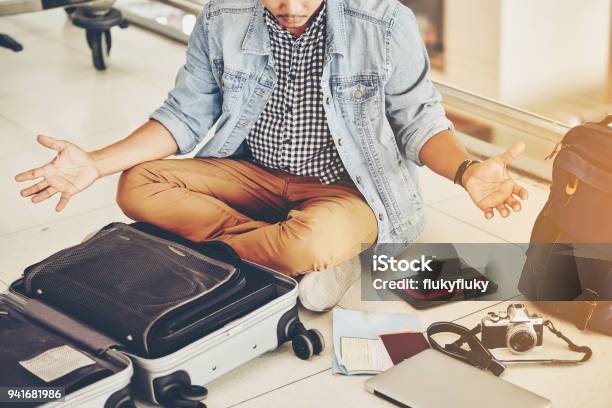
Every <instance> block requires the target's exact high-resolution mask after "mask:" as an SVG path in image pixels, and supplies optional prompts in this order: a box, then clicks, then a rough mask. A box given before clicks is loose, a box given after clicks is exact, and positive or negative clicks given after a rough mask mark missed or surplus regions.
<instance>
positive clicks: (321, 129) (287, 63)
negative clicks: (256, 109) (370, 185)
mask: <svg viewBox="0 0 612 408" xmlns="http://www.w3.org/2000/svg"><path fill="white" fill-rule="evenodd" d="M325 16H326V10H325V3H323V6H322V7H321V10H320V11H319V12H318V13H317V14H316V15H315V16H314V17H313V20H312V22H311V24H310V25H309V27H308V28H307V29H306V31H305V32H304V33H303V34H302V35H301V36H299V37H294V36H293V35H292V34H291V33H289V32H288V31H287V30H285V29H284V28H283V27H281V26H280V25H279V24H278V22H277V21H276V19H275V18H274V16H273V15H272V14H271V13H270V12H269V11H268V10H265V21H266V24H267V26H268V32H269V33H270V45H271V49H272V57H273V58H274V62H275V70H276V74H277V76H278V82H277V84H276V87H275V88H274V90H273V92H272V94H271V95H270V100H269V101H268V103H267V105H266V107H265V109H264V111H263V112H262V114H261V116H260V117H259V119H258V120H257V121H256V122H255V124H254V126H253V128H252V129H251V131H250V132H249V135H248V137H247V144H248V146H249V148H250V150H251V153H252V155H253V159H254V161H255V162H256V163H258V164H261V165H263V166H266V167H269V168H273V169H281V170H285V171H287V172H289V173H292V174H296V175H300V176H313V177H317V178H319V180H321V182H322V183H324V184H329V183H333V182H335V181H339V180H341V179H345V178H347V177H348V176H347V174H346V170H345V169H344V166H343V165H342V161H341V160H340V156H339V155H338V151H337V150H336V146H335V145H334V142H333V139H332V136H331V133H330V131H329V127H328V125H327V117H326V115H325V111H324V109H323V92H322V90H321V75H322V73H323V62H324V56H325V25H326V23H325Z"/></svg>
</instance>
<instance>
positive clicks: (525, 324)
mask: <svg viewBox="0 0 612 408" xmlns="http://www.w3.org/2000/svg"><path fill="white" fill-rule="evenodd" d="M543 335H544V332H543V318H542V316H540V315H537V314H532V315H530V314H529V312H528V311H527V308H525V305H523V304H520V303H515V304H511V305H510V306H508V309H507V310H506V311H505V312H498V313H495V312H489V314H487V316H485V317H484V318H483V319H482V344H483V345H484V346H485V347H487V348H489V349H497V348H508V349H509V350H510V351H512V352H513V353H516V354H522V353H526V352H528V351H529V350H531V349H533V348H534V347H536V346H541V345H542V338H543Z"/></svg>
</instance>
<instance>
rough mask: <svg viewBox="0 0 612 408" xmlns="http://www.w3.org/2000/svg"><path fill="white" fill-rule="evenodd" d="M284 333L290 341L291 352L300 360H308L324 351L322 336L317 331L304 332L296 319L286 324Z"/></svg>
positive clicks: (300, 323)
mask: <svg viewBox="0 0 612 408" xmlns="http://www.w3.org/2000/svg"><path fill="white" fill-rule="evenodd" d="M285 333H286V335H287V337H289V338H290V339H291V346H292V347H293V352H294V353H295V355H296V356H298V357H299V358H301V359H302V360H309V359H310V358H311V357H312V356H313V354H317V355H318V354H321V353H322V352H323V350H325V339H324V338H323V334H321V332H320V331H318V330H317V329H310V330H306V328H305V327H304V325H303V324H302V322H300V321H299V320H298V319H293V320H291V321H290V322H289V323H287V327H286V328H285Z"/></svg>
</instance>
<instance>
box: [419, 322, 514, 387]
mask: <svg viewBox="0 0 612 408" xmlns="http://www.w3.org/2000/svg"><path fill="white" fill-rule="evenodd" d="M479 326H480V325H479ZM476 328H478V331H475V330H476ZM479 332H480V328H479V327H478V326H477V327H475V328H474V329H472V330H468V329H467V328H466V327H463V326H461V325H459V324H456V323H451V322H436V323H432V324H431V325H430V326H429V327H428V328H427V340H428V341H429V345H430V346H431V348H433V349H434V350H437V351H440V352H442V353H444V354H446V355H448V356H450V357H453V358H455V359H457V360H459V361H463V362H464V363H467V364H470V365H472V366H474V367H478V368H480V369H483V370H488V371H491V372H492V373H493V374H495V375H496V376H498V377H499V376H500V375H501V373H503V372H504V370H505V368H506V366H505V365H504V364H503V363H502V362H501V361H500V360H498V359H496V358H495V356H493V354H491V351H490V350H489V349H488V348H486V347H485V346H484V345H483V344H482V342H481V341H480V340H478V337H476V334H478V333H479ZM438 333H454V334H457V335H459V339H458V340H457V341H455V342H453V343H449V344H446V345H445V346H444V347H442V346H441V345H440V343H438V342H437V341H436V340H434V339H433V337H432V336H433V335H435V334H438ZM464 343H467V345H468V346H469V347H470V349H469V350H466V349H464V348H462V347H461V346H463V344H464Z"/></svg>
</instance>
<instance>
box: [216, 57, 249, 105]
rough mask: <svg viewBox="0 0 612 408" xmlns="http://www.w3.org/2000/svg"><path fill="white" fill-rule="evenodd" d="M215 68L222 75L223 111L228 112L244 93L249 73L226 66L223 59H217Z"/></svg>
mask: <svg viewBox="0 0 612 408" xmlns="http://www.w3.org/2000/svg"><path fill="white" fill-rule="evenodd" d="M215 68H216V69H217V72H218V73H219V75H220V81H219V82H220V84H219V85H220V88H221V94H222V95H223V112H227V111H229V110H230V109H231V108H232V107H233V106H234V104H235V102H236V100H237V99H238V98H239V97H240V96H241V95H242V90H243V89H244V85H245V84H246V82H247V79H248V77H249V75H248V73H246V72H242V71H239V70H236V69H232V68H230V67H227V66H224V64H223V60H215Z"/></svg>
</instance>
